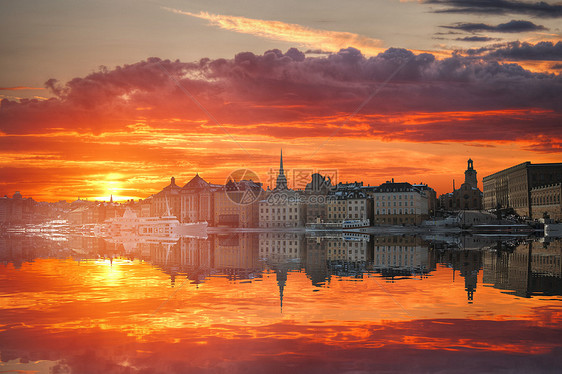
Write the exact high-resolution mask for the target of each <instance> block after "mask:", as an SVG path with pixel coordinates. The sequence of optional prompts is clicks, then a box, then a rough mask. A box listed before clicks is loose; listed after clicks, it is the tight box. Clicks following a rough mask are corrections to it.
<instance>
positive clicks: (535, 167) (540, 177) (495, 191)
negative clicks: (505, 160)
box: [483, 161, 562, 218]
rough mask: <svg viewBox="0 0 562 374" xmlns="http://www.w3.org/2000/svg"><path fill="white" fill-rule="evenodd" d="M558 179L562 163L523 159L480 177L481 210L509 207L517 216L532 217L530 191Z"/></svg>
mask: <svg viewBox="0 0 562 374" xmlns="http://www.w3.org/2000/svg"><path fill="white" fill-rule="evenodd" d="M561 182H562V163H550V164H532V163H531V162H529V161H527V162H524V163H522V164H519V165H515V166H512V167H510V168H508V169H505V170H502V171H498V172H497V173H494V174H491V175H488V176H486V177H484V179H483V186H484V200H483V205H484V209H493V208H496V207H497V206H498V205H499V206H500V207H502V208H513V209H514V210H515V212H516V213H517V214H519V215H521V216H527V217H531V218H540V217H538V216H540V215H542V212H539V213H538V214H537V217H534V215H533V210H532V204H531V190H532V189H533V188H535V187H541V186H546V185H550V184H556V183H561Z"/></svg>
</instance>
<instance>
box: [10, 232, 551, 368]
mask: <svg viewBox="0 0 562 374" xmlns="http://www.w3.org/2000/svg"><path fill="white" fill-rule="evenodd" d="M67 239H68V240H65V241H53V240H50V239H47V238H41V237H22V236H5V237H1V238H0V261H2V265H0V355H1V359H2V362H1V363H0V372H14V373H15V372H22V373H36V372H40V373H43V372H45V373H49V372H51V373H199V372H204V373H287V372H293V373H371V372H389V373H392V372H444V373H445V372H446V373H448V372H460V373H464V372H553V373H554V372H560V371H561V370H562V348H561V347H562V328H561V322H562V296H561V295H562V281H561V261H560V257H561V248H562V243H561V242H560V241H548V240H547V241H545V240H544V239H542V240H529V239H511V240H509V241H501V240H495V239H488V238H474V237H465V238H453V237H452V238H438V239H432V238H420V237H408V236H394V237H393V236H388V237H381V236H377V237H373V236H362V235H358V236H341V235H331V236H324V237H312V236H305V235H297V234H288V233H285V234H281V233H262V234H229V235H214V236H211V237H209V238H208V239H206V240H203V239H193V238H182V239H180V240H179V241H177V242H176V243H174V242H170V243H138V242H128V243H115V242H112V241H106V240H103V239H99V238H87V237H80V236H76V237H70V238H67Z"/></svg>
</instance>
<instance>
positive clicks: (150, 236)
mask: <svg viewBox="0 0 562 374" xmlns="http://www.w3.org/2000/svg"><path fill="white" fill-rule="evenodd" d="M93 231H94V235H95V236H101V237H108V238H113V239H117V238H120V237H123V238H129V240H130V239H131V238H132V237H134V238H135V239H136V240H138V241H142V242H151V241H154V242H162V241H166V240H175V241H177V239H178V238H179V237H180V236H194V237H206V236H207V222H196V223H180V221H179V220H178V219H177V218H176V217H175V216H172V215H165V216H162V217H138V216H137V214H136V213H135V212H134V211H132V210H131V209H129V208H127V209H126V210H125V213H124V214H123V217H117V218H111V219H109V220H107V221H106V222H104V223H102V224H99V225H96V226H94V230H93Z"/></svg>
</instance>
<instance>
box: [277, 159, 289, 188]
mask: <svg viewBox="0 0 562 374" xmlns="http://www.w3.org/2000/svg"><path fill="white" fill-rule="evenodd" d="M275 189H276V190H278V191H279V190H287V189H288V187H287V177H286V176H285V170H283V149H281V160H280V161H279V174H278V175H277V182H276V184H275Z"/></svg>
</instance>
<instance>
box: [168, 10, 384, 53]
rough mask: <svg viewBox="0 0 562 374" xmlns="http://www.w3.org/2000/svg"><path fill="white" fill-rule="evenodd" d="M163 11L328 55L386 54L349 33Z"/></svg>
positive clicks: (379, 46) (375, 43)
mask: <svg viewBox="0 0 562 374" xmlns="http://www.w3.org/2000/svg"><path fill="white" fill-rule="evenodd" d="M164 9H166V10H168V11H171V12H174V13H177V14H183V15H186V16H191V17H197V18H201V19H204V20H207V21H209V22H210V24H211V25H213V26H218V27H220V28H221V29H225V30H231V31H235V32H239V33H242V34H250V35H255V36H259V37H262V38H266V39H273V40H281V41H285V42H292V43H298V44H299V45H301V46H306V47H310V48H315V49H320V50H323V51H328V52H337V51H339V50H340V49H342V48H347V47H350V46H352V47H355V48H359V49H361V50H362V51H363V53H365V54H367V55H376V54H378V53H380V52H382V51H383V49H382V42H381V41H380V40H378V39H374V38H369V37H367V36H363V35H359V34H353V33H350V32H343V31H329V30H319V29H313V28H311V27H305V26H301V25H297V24H292V23H285V22H280V21H268V20H260V19H252V18H246V17H236V16H225V15H220V14H212V13H208V12H199V13H191V12H185V11H182V10H178V9H171V8H164Z"/></svg>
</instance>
